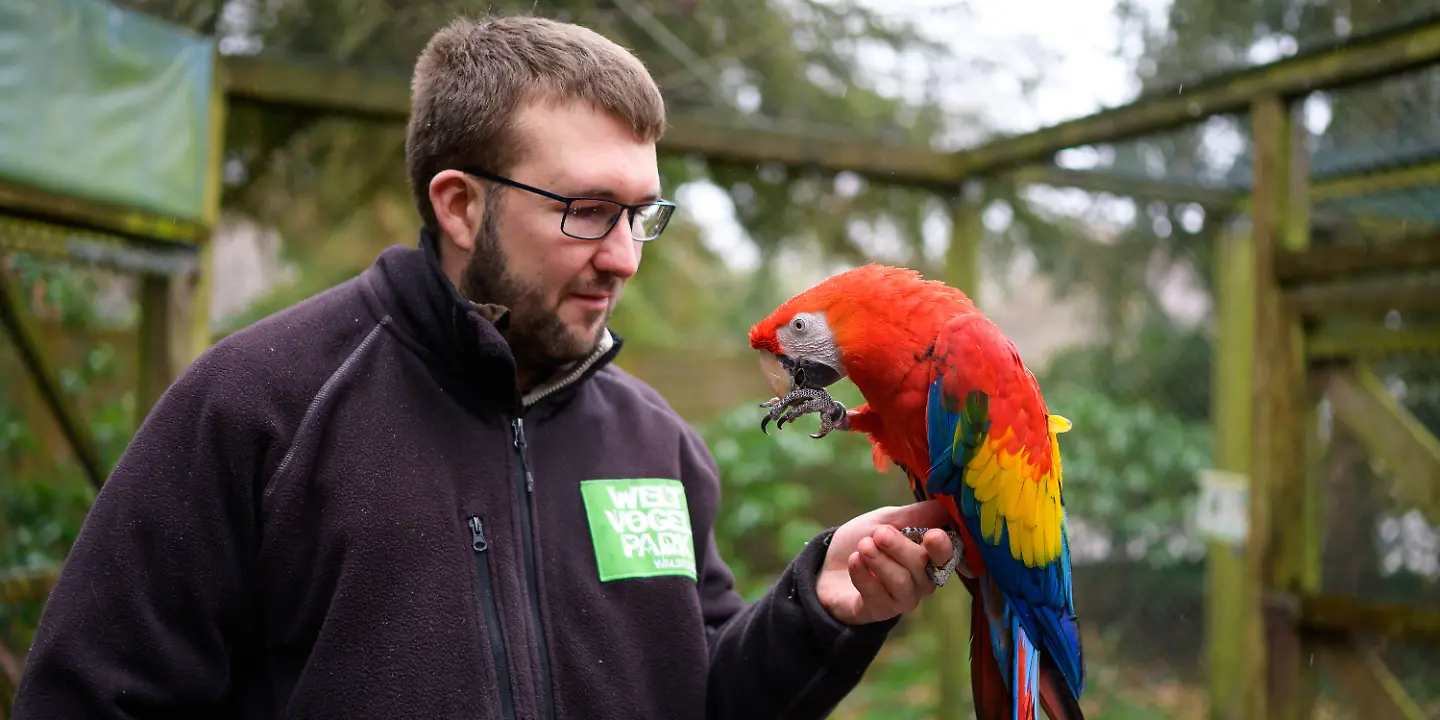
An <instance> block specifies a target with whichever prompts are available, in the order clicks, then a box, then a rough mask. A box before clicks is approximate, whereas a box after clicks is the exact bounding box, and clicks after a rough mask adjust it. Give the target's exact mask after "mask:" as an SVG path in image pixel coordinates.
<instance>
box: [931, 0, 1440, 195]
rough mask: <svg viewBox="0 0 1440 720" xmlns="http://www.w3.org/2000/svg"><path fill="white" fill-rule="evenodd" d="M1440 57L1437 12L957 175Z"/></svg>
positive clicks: (1050, 138) (968, 156) (1140, 105)
mask: <svg viewBox="0 0 1440 720" xmlns="http://www.w3.org/2000/svg"><path fill="white" fill-rule="evenodd" d="M1437 61H1440V14H1431V15H1429V16H1427V17H1425V18H1422V19H1420V20H1418V21H1416V22H1413V23H1409V24H1406V25H1404V26H1401V27H1397V28H1395V29H1393V30H1389V31H1385V32H1381V33H1376V34H1373V35H1369V36H1365V37H1360V38H1355V39H1352V40H1351V41H1349V42H1344V43H1339V44H1336V45H1333V46H1330V47H1325V48H1321V49H1317V50H1314V51H1310V52H1306V53H1302V54H1298V55H1295V56H1293V57H1290V58H1288V59H1285V60H1280V61H1278V62H1275V63H1271V64H1269V65H1262V66H1259V67H1255V68H1250V69H1247V70H1242V71H1240V72H1236V73H1231V74H1227V75H1223V76H1220V77H1217V78H1215V79H1213V80H1207V81H1204V82H1199V83H1193V84H1189V83H1187V84H1185V85H1183V86H1178V87H1175V88H1169V89H1164V90H1157V91H1154V92H1151V93H1149V94H1147V95H1142V96H1141V97H1139V98H1137V99H1136V100H1134V101H1133V102H1131V103H1129V104H1127V105H1123V106H1121V107H1118V108H1115V109H1112V110H1105V111H1102V112H1098V113H1095V114H1093V115H1088V116H1086V117H1082V118H1078V119H1075V120H1071V121H1069V122H1063V123H1060V124H1058V125H1052V126H1050V127H1047V128H1043V129H1041V130H1037V131H1035V132H1032V133H1027V134H1025V135H1018V136H1014V137H1008V138H1002V139H997V140H992V141H990V142H989V143H986V144H985V145H982V146H980V147H978V148H975V149H973V150H969V151H965V152H961V153H957V154H956V155H955V162H954V172H955V174H956V175H957V176H962V177H963V176H967V175H981V174H986V173H991V172H994V171H996V170H1000V169H1005V168H1010V167H1015V166H1019V165H1022V164H1025V163H1028V162H1033V161H1036V160H1042V159H1045V158H1048V157H1050V156H1051V155H1053V154H1055V153H1057V152H1059V151H1061V150H1064V149H1066V148H1072V147H1077V146H1082V145H1096V144H1101V143H1109V142H1115V141H1117V140H1126V139H1130V138H1135V137H1138V136H1141V135H1146V134H1150V133H1155V132H1160V131H1163V130H1169V129H1173V128H1176V127H1180V126H1183V125H1190V124H1193V123H1197V122H1199V121H1201V120H1204V119H1206V118H1208V117H1210V116H1212V115H1221V114H1225V113H1236V112H1244V111H1246V110H1248V109H1249V108H1250V105H1251V103H1252V102H1254V101H1255V100H1256V99H1257V98H1260V97H1265V96H1271V97H1276V98H1279V99H1280V100H1281V101H1285V100H1289V99H1292V98H1294V97H1296V96H1299V95H1303V94H1305V93H1308V92H1311V91H1314V90H1323V89H1330V88H1337V87H1343V86H1345V85H1350V84H1354V83H1358V82H1363V81H1366V80H1371V79H1374V78H1377V77H1383V76H1387V75H1395V74H1398V73H1402V72H1405V71H1408V70H1412V69H1415V68H1419V67H1424V66H1425V65H1429V64H1432V63H1435V62H1437Z"/></svg>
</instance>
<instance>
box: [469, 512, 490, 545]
mask: <svg viewBox="0 0 1440 720" xmlns="http://www.w3.org/2000/svg"><path fill="white" fill-rule="evenodd" d="M470 547H472V548H474V549H475V552H485V550H486V549H488V548H489V547H490V543H489V542H487V541H486V540H485V526H484V525H483V524H481V522H480V518H478V517H474V516H472V517H471V518H470Z"/></svg>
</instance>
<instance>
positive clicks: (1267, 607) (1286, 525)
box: [1242, 95, 1319, 720]
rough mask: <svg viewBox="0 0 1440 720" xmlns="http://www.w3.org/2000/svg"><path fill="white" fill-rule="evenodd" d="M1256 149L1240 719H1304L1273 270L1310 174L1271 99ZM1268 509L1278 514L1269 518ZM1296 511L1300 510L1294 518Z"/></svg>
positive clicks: (1303, 392) (1292, 411)
mask: <svg viewBox="0 0 1440 720" xmlns="http://www.w3.org/2000/svg"><path fill="white" fill-rule="evenodd" d="M1251 124H1252V131H1253V133H1254V145H1255V182H1254V190H1253V192H1254V195H1253V208H1252V219H1253V231H1254V247H1253V251H1254V260H1253V262H1254V267H1255V279H1256V284H1255V291H1254V294H1253V295H1252V297H1253V298H1254V303H1255V336H1254V344H1255V345H1254V347H1255V356H1254V370H1253V373H1252V376H1251V378H1252V383H1253V384H1252V387H1251V391H1252V392H1251V401H1252V406H1251V421H1252V423H1253V424H1252V429H1253V437H1254V441H1253V444H1252V446H1251V483H1252V484H1251V496H1250V501H1251V505H1250V537H1249V543H1248V546H1247V547H1248V550H1249V552H1248V553H1247V558H1246V560H1247V563H1246V570H1247V572H1246V580H1247V590H1246V593H1245V611H1244V615H1245V618H1244V622H1243V623H1242V627H1243V628H1244V633H1245V637H1246V638H1247V644H1248V645H1249V647H1247V648H1246V653H1245V661H1246V662H1245V673H1244V675H1243V679H1244V682H1245V685H1246V692H1245V694H1244V695H1245V710H1246V712H1245V716H1246V717H1247V718H1256V719H1257V720H1258V718H1291V717H1299V716H1301V715H1304V714H1307V709H1308V707H1309V704H1310V699H1311V697H1312V696H1313V687H1314V682H1313V676H1312V675H1311V670H1310V665H1309V663H1306V662H1302V658H1303V653H1302V649H1301V642H1300V636H1299V632H1298V619H1299V608H1298V605H1297V604H1296V602H1295V601H1296V600H1297V596H1298V595H1302V594H1304V593H1306V592H1308V591H1312V590H1313V589H1315V587H1316V586H1317V585H1318V568H1315V567H1313V565H1314V564H1315V563H1317V562H1318V557H1319V553H1318V552H1316V551H1315V550H1314V549H1313V548H1311V547H1310V546H1311V545H1312V544H1313V543H1314V542H1315V540H1316V538H1317V537H1318V533H1317V532H1314V530H1315V528H1314V527H1313V526H1314V524H1315V522H1316V520H1315V519H1316V517H1317V513H1316V512H1315V508H1314V507H1312V505H1313V504H1314V503H1315V502H1316V501H1317V499H1318V493H1316V492H1314V491H1313V490H1312V489H1310V488H1309V487H1308V486H1309V485H1310V484H1311V483H1312V482H1313V481H1314V479H1315V477H1314V473H1312V472H1309V467H1310V465H1311V463H1310V462H1309V459H1310V457H1311V456H1310V454H1309V453H1308V452H1307V450H1306V443H1307V441H1309V438H1310V436H1311V435H1312V434H1313V433H1311V432H1310V431H1311V428H1310V426H1309V424H1308V422H1307V421H1308V420H1309V419H1311V417H1312V416H1311V414H1310V413H1309V411H1308V405H1309V403H1308V391H1307V386H1306V375H1305V360H1304V358H1305V355H1304V333H1303V331H1302V328H1301V327H1300V323H1299V321H1298V319H1297V316H1296V315H1295V314H1294V313H1293V312H1292V311H1291V310H1290V308H1288V307H1287V306H1286V305H1285V301H1284V297H1283V295H1282V294H1281V292H1280V286H1279V283H1278V281H1277V279H1276V273H1275V255H1276V252H1277V251H1278V250H1280V249H1282V248H1283V249H1285V250H1291V251H1294V250H1300V249H1303V248H1304V247H1305V246H1306V245H1308V243H1309V235H1310V228H1309V209H1308V202H1307V201H1306V190H1307V185H1308V183H1307V182H1306V177H1307V175H1308V172H1307V169H1306V168H1307V166H1308V164H1307V163H1306V162H1305V150H1304V145H1303V144H1302V142H1301V137H1300V132H1301V129H1300V126H1299V124H1298V123H1296V122H1295V121H1294V118H1293V113H1292V108H1291V106H1290V104H1289V103H1288V102H1287V101H1286V100H1285V99H1284V98H1281V97H1279V96H1276V95H1270V96H1264V97H1261V98H1260V99H1258V100H1256V102H1255V104H1254V106H1253V110H1252V112H1251ZM1275 508H1285V509H1286V512H1285V514H1284V515H1282V516H1279V517H1280V518H1284V519H1288V520H1289V522H1276V520H1277V516H1276V514H1275V512H1274V509H1275ZM1297 511H1298V512H1297Z"/></svg>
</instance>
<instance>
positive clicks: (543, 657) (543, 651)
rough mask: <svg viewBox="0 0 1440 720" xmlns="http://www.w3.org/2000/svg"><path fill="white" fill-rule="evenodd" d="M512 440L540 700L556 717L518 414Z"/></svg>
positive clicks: (530, 483) (530, 485)
mask: <svg viewBox="0 0 1440 720" xmlns="http://www.w3.org/2000/svg"><path fill="white" fill-rule="evenodd" d="M510 428H511V430H512V431H513V432H512V434H513V435H514V438H515V441H514V443H513V444H514V446H515V454H516V455H517V456H518V457H519V458H520V473H519V475H518V477H517V478H516V485H517V487H516V501H517V505H518V507H519V511H520V512H519V515H520V536H521V537H523V538H524V539H525V543H524V550H525V578H526V580H527V581H528V583H529V592H528V593H527V594H528V595H529V596H530V615H531V617H532V619H533V620H534V622H535V642H536V644H538V645H539V647H540V683H539V688H540V700H541V705H542V707H543V714H542V715H541V717H543V718H547V719H548V718H553V717H555V698H554V694H553V693H552V692H551V691H550V649H549V647H548V646H547V645H546V643H545V626H544V624H543V622H542V621H541V619H540V582H539V579H538V576H539V570H538V569H537V568H536V566H535V540H534V535H533V533H534V530H533V528H532V527H531V525H532V523H531V521H530V508H531V504H532V498H533V493H534V490H535V478H534V476H532V475H531V474H530V464H529V463H528V462H527V461H526V459H525V423H524V421H522V420H521V419H520V418H518V417H517V418H515V419H514V420H512V421H511V422H510Z"/></svg>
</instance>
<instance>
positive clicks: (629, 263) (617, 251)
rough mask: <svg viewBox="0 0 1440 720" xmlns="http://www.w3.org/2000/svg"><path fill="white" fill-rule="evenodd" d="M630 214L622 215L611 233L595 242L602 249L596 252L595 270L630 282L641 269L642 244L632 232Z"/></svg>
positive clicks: (611, 229) (624, 213)
mask: <svg viewBox="0 0 1440 720" xmlns="http://www.w3.org/2000/svg"><path fill="white" fill-rule="evenodd" d="M629 219H630V213H629V212H623V213H621V214H620V218H619V219H618V220H617V221H616V223H615V227H613V228H610V233H609V234H608V235H606V236H605V237H603V238H600V239H599V240H596V241H595V242H598V243H600V247H599V248H598V249H597V250H596V251H595V259H594V260H593V261H592V262H593V263H594V264H595V269H596V270H599V271H600V272H603V273H610V274H613V275H618V276H620V278H621V279H622V280H629V279H630V276H632V275H634V274H635V272H636V271H637V270H639V269H640V243H639V242H636V241H635V238H634V236H633V235H632V234H631V232H630V223H629V222H627V221H628V220H629Z"/></svg>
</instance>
